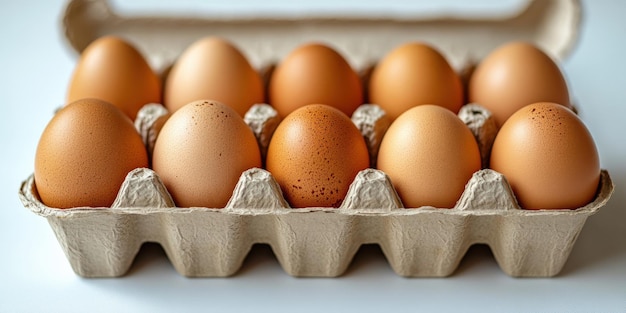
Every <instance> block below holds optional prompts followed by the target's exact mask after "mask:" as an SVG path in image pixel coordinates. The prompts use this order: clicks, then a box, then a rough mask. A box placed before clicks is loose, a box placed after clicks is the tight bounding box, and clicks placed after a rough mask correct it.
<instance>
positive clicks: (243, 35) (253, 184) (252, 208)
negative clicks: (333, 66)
mask: <svg viewBox="0 0 626 313" xmlns="http://www.w3.org/2000/svg"><path fill="white" fill-rule="evenodd" d="M579 18H580V4H579V3H578V2H577V1H571V0H550V1H540V0H535V1H532V2H529V4H528V6H527V7H525V8H523V9H522V10H521V11H520V12H518V13H516V14H512V15H510V16H503V17H497V18H495V17H482V18H481V17H473V18H470V19H464V18H460V17H459V18H457V17H450V16H447V17H440V18H439V17H424V16H422V17H415V18H408V17H402V18H399V17H381V16H351V17H345V18H342V17H325V16H309V17H299V18H297V19H295V18H294V19H292V18H289V17H275V18H272V17H260V18H251V17H239V18H238V17H233V16H230V17H225V18H223V17H218V16H211V15H210V14H209V15H208V16H206V17H204V18H185V17H137V18H135V17H122V16H120V15H117V14H116V13H115V12H114V11H113V10H112V8H111V7H110V6H109V4H108V3H107V2H106V1H104V0H73V1H70V2H69V3H68V6H67V11H66V14H65V17H64V27H65V32H66V35H67V38H68V39H69V41H70V43H71V45H72V46H73V47H74V48H75V49H76V50H77V51H79V52H80V51H82V49H84V48H85V47H86V45H87V44H88V43H89V42H91V41H92V40H94V39H96V38H98V37H100V36H103V35H107V34H115V35H120V36H123V37H125V38H127V39H129V40H130V41H131V42H133V44H135V45H136V46H138V48H139V49H140V50H141V51H142V52H143V53H144V55H146V56H147V57H148V59H149V62H150V64H151V65H152V66H153V67H154V68H155V69H157V70H158V71H159V72H161V73H165V72H166V69H167V68H168V67H169V66H170V65H171V64H172V62H173V61H174V60H175V59H176V57H177V56H178V55H179V54H180V53H181V52H182V51H183V50H184V48H185V47H187V46H188V45H189V44H191V43H192V42H193V41H195V40H197V39H199V38H201V37H204V36H207V35H217V36H222V37H225V38H228V39H229V40H231V41H233V42H234V43H235V44H236V45H237V46H238V47H240V48H241V50H242V51H243V52H244V54H245V55H246V56H248V57H249V58H250V60H251V61H252V64H253V65H254V66H256V67H257V68H259V69H263V68H264V69H267V68H268V66H270V65H271V64H273V63H274V62H276V61H277V60H280V58H282V57H283V56H285V55H286V54H287V53H288V52H290V51H291V50H292V49H293V48H295V47H296V46H298V45H299V44H301V43H304V42H308V41H324V42H327V43H330V44H331V45H332V46H333V47H335V48H336V49H338V50H339V51H340V52H341V53H342V54H343V55H344V56H346V58H347V59H348V61H349V62H350V63H351V64H352V65H353V67H355V68H356V69H359V70H360V71H361V72H367V68H370V67H371V66H372V64H374V63H375V62H376V61H377V60H378V59H380V58H381V57H382V56H384V54H386V53H387V52H388V51H390V50H391V49H392V48H394V47H395V46H397V45H399V44H401V43H404V42H407V41H411V40H421V41H428V42H430V43H432V44H433V45H435V46H436V47H437V48H438V49H440V50H441V51H442V53H444V55H446V57H447V58H448V59H449V60H450V62H451V63H452V65H453V66H454V67H455V68H456V69H457V70H458V71H459V72H461V71H462V70H464V69H468V68H471V65H472V64H473V62H474V61H475V60H480V59H481V58H482V57H484V56H485V55H486V54H487V53H488V52H490V51H491V50H493V49H494V48H495V47H497V46H498V45H500V44H501V43H504V42H507V41H510V40H516V39H524V40H528V41H532V42H535V43H536V44H538V45H539V46H540V47H542V48H543V49H544V50H545V51H547V52H548V53H549V54H551V55H552V56H553V57H555V58H557V59H558V58H561V57H564V56H565V55H566V54H567V52H568V51H569V50H570V48H571V47H572V46H573V43H574V39H575V37H576V34H577V30H578V23H579ZM296 26H297V27H296ZM278 30H280V31H278ZM355 33H367V34H368V36H354V34H355ZM157 34H158V36H157ZM259 34H264V36H262V37H259V36H258V35H259ZM268 34H272V36H269V35H268ZM157 37H158V38H157ZM258 38H263V40H259V39H258ZM267 75H268V76H269V75H271V73H269V74H267ZM365 76H366V75H365ZM167 116H168V112H167V111H166V110H164V109H163V107H161V106H158V105H147V106H145V107H144V108H143V109H142V111H141V112H140V114H139V115H138V118H137V120H136V123H135V125H136V127H137V129H138V130H139V132H140V133H141V134H142V137H143V138H144V143H145V144H146V147H147V149H148V151H151V150H152V147H153V143H154V140H155V138H156V136H157V135H158V131H159V130H160V127H161V126H162V124H163V122H164V121H165V119H166V118H167ZM459 117H460V118H461V119H462V120H463V121H464V122H465V123H466V124H467V125H468V127H469V128H470V129H471V130H472V132H473V133H474V136H475V137H476V139H477V141H478V142H479V145H480V149H481V154H482V158H483V165H485V164H487V163H486V162H487V160H488V157H489V149H490V147H491V144H492V143H493V138H494V136H495V133H496V131H497V130H496V128H495V125H494V122H493V120H492V118H491V117H490V115H489V113H488V112H487V111H485V110H484V109H482V108H481V107H480V106H478V105H473V104H469V105H465V106H464V107H463V109H462V110H461V112H459ZM352 119H353V122H354V123H355V125H357V127H358V128H359V129H360V130H361V132H362V133H363V135H364V138H365V139H366V142H367V144H368V147H369V152H370V156H371V157H372V161H373V165H374V164H375V163H374V162H375V160H376V157H375V156H376V153H377V150H378V145H379V144H380V140H381V138H382V136H383V134H384V132H385V131H386V129H387V128H388V127H389V123H390V121H389V120H388V119H387V118H386V117H385V115H384V112H383V111H382V110H380V108H378V107H377V106H376V105H371V104H366V105H362V106H361V107H359V109H358V110H357V111H356V112H355V113H354V114H353V116H352ZM245 121H246V123H247V124H248V125H249V126H250V127H251V129H252V130H253V131H254V133H255V135H256V137H257V140H258V142H259V146H260V148H261V150H262V151H263V154H264V153H265V151H266V149H267V144H268V143H269V139H270V138H271V134H272V133H273V130H274V129H275V128H276V126H277V124H278V122H279V119H278V117H277V116H276V113H275V111H274V110H273V109H272V108H271V107H270V106H268V105H262V104H261V105H255V106H254V107H252V108H251V109H250V111H249V112H248V114H247V115H246V117H245ZM416 179H418V178H416ZM612 192H613V184H612V181H611V178H610V176H609V174H608V172H607V171H605V170H602V173H601V181H600V185H599V187H598V193H597V195H596V198H595V199H594V200H593V201H592V202H591V203H589V204H587V205H586V206H584V207H581V208H578V209H575V210H538V211H527V210H522V209H520V208H519V206H518V205H517V202H516V200H515V196H514V195H513V193H512V191H511V188H510V186H509V185H508V183H507V182H506V179H505V178H504V177H503V176H502V175H501V174H499V173H497V172H495V171H493V170H490V169H482V170H480V171H478V172H476V173H475V174H474V176H473V177H472V178H471V180H470V181H469V182H468V183H467V185H466V188H465V190H464V192H463V194H462V196H461V197H460V199H459V200H458V202H457V204H456V205H455V207H454V208H449V209H441V208H433V207H421V208H403V205H402V202H401V200H400V199H399V197H398V195H397V194H396V192H395V190H394V189H393V186H392V184H391V182H390V180H389V178H388V177H387V176H386V175H385V173H383V172H382V171H379V170H376V169H366V170H364V171H361V172H360V173H359V174H358V175H357V177H356V179H355V180H354V182H353V183H352V184H351V186H350V189H349V191H348V194H347V196H346V198H345V199H344V201H343V203H342V205H341V207H339V208H300V209H294V208H289V205H288V203H287V202H286V201H285V199H284V197H283V196H282V193H281V190H280V187H279V186H278V184H277V183H276V181H275V180H274V179H273V178H272V175H271V173H269V172H267V171H265V170H263V169H250V170H248V171H246V172H244V173H243V174H242V175H241V178H240V180H239V182H238V184H237V186H236V187H235V190H234V191H233V195H232V197H231V199H230V201H229V202H228V204H227V206H226V207H225V208H221V209H218V208H177V207H175V206H174V202H173V201H172V198H171V197H170V195H169V193H168V192H167V189H166V187H165V186H164V185H163V183H162V182H161V180H160V179H159V177H158V175H157V174H156V173H155V172H153V171H151V170H149V169H136V170H134V171H132V172H131V173H129V174H128V176H127V178H126V180H125V182H124V183H123V185H122V187H121V188H120V191H119V194H118V196H117V198H116V200H115V202H114V203H113V205H112V206H111V207H110V208H87V207H85V208H72V209H55V208H50V207H47V206H46V205H44V204H43V203H41V201H40V199H39V197H38V194H37V188H36V186H35V184H34V179H33V177H32V175H31V177H29V178H28V179H27V180H26V181H24V182H23V183H22V185H21V188H20V191H19V196H20V198H21V200H22V203H23V204H24V206H25V207H26V208H28V209H30V210H31V211H33V212H34V213H36V214H38V215H41V216H44V217H46V218H47V219H48V221H49V223H50V225H51V227H52V229H53V230H54V232H55V234H56V236H57V239H58V241H59V243H60V245H61V247H62V248H63V250H64V252H65V254H66V256H67V258H68V260H69V262H70V264H71V265H72V268H73V269H74V271H75V272H76V273H77V274H79V275H81V276H85V277H113V276H121V275H124V274H125V273H126V272H127V270H128V269H129V267H130V266H131V264H132V262H133V259H134V258H135V256H136V254H137V253H138V251H139V249H140V247H141V245H142V244H143V243H144V242H157V243H159V244H161V246H163V248H164V250H165V252H166V254H167V256H168V258H169V259H170V261H171V262H172V264H173V265H174V267H175V269H176V270H177V271H178V272H179V273H181V274H182V275H185V276H190V277H221V276H229V275H233V274H235V273H236V272H237V270H238V269H239V268H240V267H241V265H242V263H243V261H244V259H245V257H246V255H247V254H248V252H249V251H250V249H251V247H252V245H254V244H256V243H265V244H269V245H270V246H271V247H272V250H273V251H274V253H275V255H276V257H277V259H278V261H279V262H280V264H281V266H282V267H283V268H284V269H285V271H286V272H287V273H288V274H290V275H293V276H318V277H334V276H338V275H341V274H342V273H343V272H344V271H345V270H346V268H347V267H348V266H349V264H350V261H351V260H352V258H353V256H354V255H355V253H356V252H357V250H358V249H359V247H360V246H361V245H362V244H378V245H380V247H381V249H382V251H383V253H384V254H385V257H386V258H387V260H388V262H389V264H390V265H391V267H392V268H393V270H394V271H395V272H396V273H398V274H399V275H402V276H410V277H441V276H448V275H450V274H452V273H453V272H454V270H455V269H456V268H457V266H458V264H459V262H460V260H461V259H462V257H463V256H464V254H465V253H466V251H467V250H468V248H469V247H470V246H471V245H473V244H477V243H480V244H487V245H489V246H490V247H491V249H492V251H493V254H494V257H495V259H496V261H497V262H498V264H499V265H500V267H501V268H502V270H503V271H504V272H505V273H507V274H509V275H511V276H544V277H545V276H553V275H556V274H557V273H559V271H560V270H561V268H562V267H563V265H564V263H565V262H566V260H567V257H568V256H569V253H570V252H571V249H572V247H573V245H574V243H575V241H576V239H577V236H578V234H579V233H580V230H581V229H582V227H583V225H584V223H585V220H586V219H587V217H589V216H590V215H592V214H594V213H596V212H597V211H598V210H599V209H600V208H601V207H602V206H603V205H604V204H605V203H606V202H607V201H608V200H609V198H610V195H611V193H612Z"/></svg>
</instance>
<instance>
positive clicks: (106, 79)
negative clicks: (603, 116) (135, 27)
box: [67, 36, 161, 120]
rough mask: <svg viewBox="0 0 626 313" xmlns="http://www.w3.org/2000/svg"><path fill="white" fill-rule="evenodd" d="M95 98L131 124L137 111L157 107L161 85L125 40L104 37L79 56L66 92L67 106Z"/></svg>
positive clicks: (146, 64)
mask: <svg viewBox="0 0 626 313" xmlns="http://www.w3.org/2000/svg"><path fill="white" fill-rule="evenodd" d="M83 98H97V99H101V100H104V101H107V102H110V103H111V104H113V105H115V106H116V107H118V108H119V109H120V110H122V111H123V112H124V113H125V114H126V115H127V116H128V117H130V118H131V119H132V120H134V119H135V117H136V116H137V112H138V111H139V109H141V107H143V106H144V105H145V104H148V103H161V81H160V79H159V77H158V76H157V75H156V74H155V73H154V71H153V70H152V68H150V65H148V63H147V62H146V60H145V59H144V58H143V56H142V55H141V54H140V53H139V51H137V50H136V49H135V48H134V47H133V46H132V45H131V44H129V43H128V42H126V41H125V40H123V39H121V38H118V37H114V36H105V37H101V38H99V39H97V40H95V41H94V42H92V43H91V44H90V45H89V46H88V47H87V48H86V49H85V50H84V51H83V52H82V54H81V57H80V59H79V60H78V63H77V64H76V68H75V69H74V73H73V74H72V78H71V80H70V83H69V89H68V92H67V103H71V102H74V101H76V100H79V99H83Z"/></svg>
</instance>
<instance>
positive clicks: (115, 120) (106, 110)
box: [35, 99, 148, 208]
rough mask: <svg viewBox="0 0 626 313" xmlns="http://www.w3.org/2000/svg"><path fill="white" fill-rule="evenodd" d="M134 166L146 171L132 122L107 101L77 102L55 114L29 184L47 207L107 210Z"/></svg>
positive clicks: (138, 139)
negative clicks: (36, 190)
mask: <svg viewBox="0 0 626 313" xmlns="http://www.w3.org/2000/svg"><path fill="white" fill-rule="evenodd" d="M138 167H148V156H147V153H146V149H145V147H144V145H143V142H142V139H141V137H140V136H139V133H137V131H136V130H135V128H134V126H133V123H132V121H131V120H130V119H129V118H128V117H127V116H126V115H124V113H122V111H120V110H119V109H117V108H116V107H114V106H113V105H112V104H110V103H108V102H104V101H101V100H97V99H82V100H78V101H75V102H72V103H70V104H68V105H67V106H65V107H64V108H63V109H61V110H60V111H58V112H57V113H56V114H55V116H54V117H53V118H52V120H50V122H49V123H48V125H47V126H46V128H45V130H44V131H43V133H42V135H41V138H40V140H39V144H38V145H37V151H36V154H35V181H36V184H37V189H38V191H39V195H40V196H41V199H42V201H43V202H44V203H45V204H46V205H48V206H50V207H56V208H72V207H85V206H88V207H108V206H110V205H111V204H112V203H113V200H115V197H116V196H117V192H118V190H119V189H120V186H121V185H122V182H123V181H124V178H125V177H126V175H127V174H128V172H130V171H131V170H133V169H135V168H138Z"/></svg>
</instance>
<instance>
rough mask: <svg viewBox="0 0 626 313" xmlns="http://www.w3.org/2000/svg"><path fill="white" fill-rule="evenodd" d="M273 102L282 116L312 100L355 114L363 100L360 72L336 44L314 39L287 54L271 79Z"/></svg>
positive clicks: (270, 94)
mask: <svg viewBox="0 0 626 313" xmlns="http://www.w3.org/2000/svg"><path fill="white" fill-rule="evenodd" d="M268 89H269V91H268V93H269V103H270V104H271V105H272V106H273V107H274V109H276V111H277V112H278V114H279V115H280V116H282V117H285V116H287V115H288V114H289V113H291V112H293V111H295V110H296V109H298V108H300V107H303V106H305V105H308V104H314V103H323V104H326V105H329V106H332V107H334V108H336V109H338V110H340V111H341V112H343V113H344V114H346V115H348V116H351V115H352V113H353V112H354V110H356V108H357V107H358V106H359V105H361V104H363V87H362V85H361V80H360V78H359V76H358V75H357V73H356V72H355V71H354V70H353V69H352V67H350V64H348V62H347V61H346V60H345V59H344V58H343V56H341V54H339V53H338V52H337V51H335V50H334V49H333V48H331V47H329V46H327V45H324V44H320V43H310V44H305V45H302V46H300V47H298V48H296V49H295V50H294V51H292V52H291V53H290V54H289V55H288V56H286V57H285V58H284V59H283V60H282V61H281V62H280V63H279V64H278V65H277V66H276V69H275V70H274V72H273V73H272V76H271V78H270V82H269V88H268Z"/></svg>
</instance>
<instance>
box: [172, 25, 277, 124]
mask: <svg viewBox="0 0 626 313" xmlns="http://www.w3.org/2000/svg"><path fill="white" fill-rule="evenodd" d="M202 99H213V100H216V101H219V102H221V103H224V104H226V105H228V106H230V107H232V108H233V109H234V110H235V111H236V112H237V113H238V114H239V115H240V116H242V117H243V116H244V115H245V114H246V112H247V111H248V109H250V107H251V106H252V105H254V104H256V103H264V102H265V91H264V89H263V81H262V80H261V76H260V75H259V73H257V72H256V71H255V70H254V68H252V66H251V65H250V63H249V62H248V60H247V59H246V57H245V56H244V55H243V54H242V53H241V51H239V49H237V47H235V46H234V45H233V44H232V43H230V42H228V41H226V40H224V39H222V38H219V37H206V38H202V39H200V40H198V41H196V42H194V43H193V44H192V45H191V46H189V47H188V48H187V49H186V50H185V51H184V52H183V53H182V54H181V55H180V56H179V57H178V60H177V61H176V63H174V66H173V67H172V69H171V71H170V72H169V74H168V76H167V80H166V82H165V95H164V104H165V106H166V107H167V108H168V109H169V110H170V111H171V112H174V111H176V110H178V109H179V108H181V107H182V106H184V105H186V104H187V103H189V102H192V101H196V100H202Z"/></svg>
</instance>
